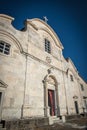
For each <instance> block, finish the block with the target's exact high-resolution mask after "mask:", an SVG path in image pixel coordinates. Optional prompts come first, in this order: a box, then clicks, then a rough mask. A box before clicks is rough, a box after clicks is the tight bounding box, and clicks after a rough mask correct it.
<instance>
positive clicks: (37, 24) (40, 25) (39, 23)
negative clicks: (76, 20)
mask: <svg viewBox="0 0 87 130" xmlns="http://www.w3.org/2000/svg"><path fill="white" fill-rule="evenodd" d="M26 24H27V27H28V24H30V25H31V26H32V27H33V28H34V29H35V30H37V31H40V30H42V31H43V32H46V33H48V34H49V35H50V37H52V39H53V40H54V43H55V44H56V46H57V47H59V48H61V49H63V45H62V43H61V42H60V40H59V38H58V36H57V35H56V33H55V32H54V30H53V29H52V28H51V27H50V26H49V25H48V24H47V23H46V22H44V21H43V20H40V19H37V18H35V19H31V20H29V19H27V21H26ZM44 35H45V33H44Z"/></svg>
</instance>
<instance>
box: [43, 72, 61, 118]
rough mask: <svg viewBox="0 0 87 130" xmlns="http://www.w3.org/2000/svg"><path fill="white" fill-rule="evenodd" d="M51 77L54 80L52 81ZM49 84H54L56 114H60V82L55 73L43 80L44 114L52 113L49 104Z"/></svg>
mask: <svg viewBox="0 0 87 130" xmlns="http://www.w3.org/2000/svg"><path fill="white" fill-rule="evenodd" d="M50 78H52V80H53V82H51V81H50ZM49 84H52V85H54V89H52V90H54V91H55V116H56V117H58V116H60V107H59V95H58V82H57V80H56V78H55V76H54V75H53V74H48V75H46V76H45V78H44V80H43V85H44V116H46V117H49V116H51V115H50V108H49V106H48V89H50V88H49Z"/></svg>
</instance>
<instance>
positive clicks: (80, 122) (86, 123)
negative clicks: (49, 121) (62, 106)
mask: <svg viewBox="0 0 87 130" xmlns="http://www.w3.org/2000/svg"><path fill="white" fill-rule="evenodd" d="M36 130H87V118H79V119H74V120H69V121H67V122H66V123H62V122H60V123H56V124H54V125H52V126H45V127H41V128H37V129H36Z"/></svg>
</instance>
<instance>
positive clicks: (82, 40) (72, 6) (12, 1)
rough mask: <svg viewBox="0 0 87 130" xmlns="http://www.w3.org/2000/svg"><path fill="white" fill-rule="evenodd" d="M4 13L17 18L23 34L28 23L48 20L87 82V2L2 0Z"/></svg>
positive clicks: (16, 24)
mask: <svg viewBox="0 0 87 130" xmlns="http://www.w3.org/2000/svg"><path fill="white" fill-rule="evenodd" d="M0 13H1V14H7V15H10V16H12V17H14V18H15V20H14V21H13V23H12V24H13V26H14V27H15V28H16V29H18V30H20V29H21V28H23V27H24V20H26V19H32V18H40V19H42V20H43V16H47V18H48V24H49V25H50V26H51V27H52V28H53V30H54V31H55V32H56V34H57V36H58V37H59V39H60V41H61V43H62V45H63V46H64V50H63V55H64V57H65V58H67V57H70V58H71V60H72V61H73V63H74V65H75V66H76V68H77V70H78V72H79V74H80V76H81V77H82V78H83V79H84V80H85V81H87V0H0Z"/></svg>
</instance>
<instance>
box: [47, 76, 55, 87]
mask: <svg viewBox="0 0 87 130" xmlns="http://www.w3.org/2000/svg"><path fill="white" fill-rule="evenodd" d="M47 82H48V83H49V84H53V85H55V81H54V79H53V78H52V77H49V78H48V79H47Z"/></svg>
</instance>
